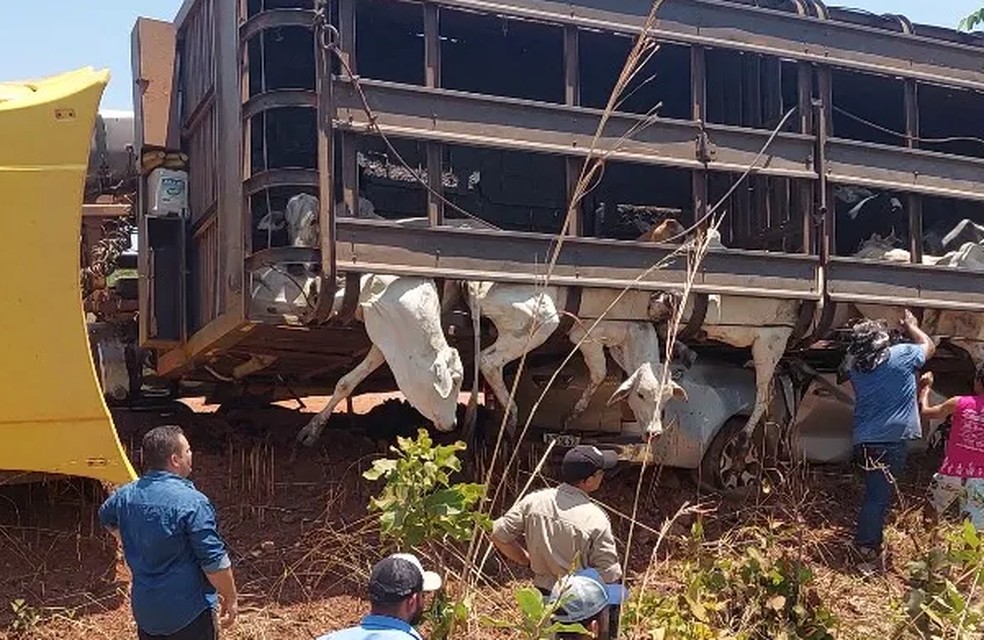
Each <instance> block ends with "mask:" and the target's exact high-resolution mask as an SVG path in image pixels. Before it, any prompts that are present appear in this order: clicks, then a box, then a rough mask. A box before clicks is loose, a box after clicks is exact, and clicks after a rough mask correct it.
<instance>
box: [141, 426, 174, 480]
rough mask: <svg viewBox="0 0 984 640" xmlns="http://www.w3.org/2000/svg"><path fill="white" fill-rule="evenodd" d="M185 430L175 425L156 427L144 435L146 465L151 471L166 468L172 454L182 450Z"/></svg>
mask: <svg viewBox="0 0 984 640" xmlns="http://www.w3.org/2000/svg"><path fill="white" fill-rule="evenodd" d="M183 435H184V431H182V430H181V427H178V426H175V425H165V426H162V427H154V428H153V429H151V430H150V431H148V432H147V433H146V434H144V437H143V443H142V446H143V460H144V467H145V468H146V469H148V470H150V471H157V470H160V469H166V468H167V463H168V461H169V460H170V459H171V456H172V455H174V454H175V453H179V452H180V451H181V436H183Z"/></svg>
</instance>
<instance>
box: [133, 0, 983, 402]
mask: <svg viewBox="0 0 984 640" xmlns="http://www.w3.org/2000/svg"><path fill="white" fill-rule="evenodd" d="M316 1H318V0H186V2H185V4H184V6H183V7H182V9H181V11H180V13H179V14H178V16H177V18H176V19H175V21H174V23H173V24H172V23H164V22H157V21H152V20H146V19H140V20H139V21H138V23H137V25H136V26H135V28H134V31H133V66H134V76H135V78H137V82H136V88H135V100H134V102H135V111H136V120H137V148H138V150H139V152H140V153H141V156H142V157H144V158H146V157H147V155H148V154H152V153H158V154H160V153H165V152H174V151H179V150H180V151H183V152H184V153H186V154H187V156H188V158H189V163H188V171H189V175H190V187H189V188H190V199H189V205H190V206H189V215H188V216H187V218H186V219H185V218H169V217H160V218H157V217H153V216H149V215H147V214H146V202H145V201H144V202H142V203H141V207H142V209H141V216H140V221H139V223H140V232H141V233H140V242H141V246H140V251H139V254H140V272H141V274H142V276H143V277H142V278H141V290H140V332H141V343H142V344H143V345H144V346H150V347H153V348H156V349H158V350H160V351H161V356H160V358H159V370H160V372H161V373H162V374H166V375H170V376H185V377H190V378H195V377H196V376H198V377H200V379H202V380H207V381H212V382H215V381H226V382H230V381H236V380H238V379H240V378H243V377H245V376H246V375H247V374H249V373H254V372H256V371H257V366H259V367H261V368H263V371H260V372H258V373H257V376H261V377H262V376H266V379H267V380H268V381H269V382H270V384H273V385H277V384H286V383H288V382H289V383H290V384H291V385H294V387H296V390H299V389H301V388H307V387H312V388H320V389H324V386H325V382H324V381H326V380H327V381H331V380H333V379H334V378H333V376H336V375H337V373H338V372H339V371H340V370H341V369H344V368H345V367H347V366H350V365H351V364H354V363H355V362H357V361H358V359H359V357H360V354H359V353H358V351H359V349H360V348H363V347H364V346H365V344H366V342H365V338H364V337H362V336H361V332H360V331H357V330H354V329H353V328H352V327H349V326H346V325H345V323H344V322H332V323H325V322H324V321H325V320H326V319H327V318H326V311H327V310H326V309H325V308H324V305H322V307H321V308H320V309H317V310H315V312H314V313H312V314H311V318H310V319H309V320H308V321H307V322H305V323H295V325H294V326H291V325H290V324H289V323H284V322H282V321H277V320H276V319H272V318H267V317H258V316H256V315H255V314H254V315H252V316H251V315H250V313H249V307H248V298H249V274H250V271H251V269H253V268H255V267H256V266H258V265H262V264H269V263H278V262H279V263H297V262H315V263H318V264H320V265H321V269H322V273H323V274H324V276H325V280H324V283H325V284H326V285H327V286H329V287H330V286H332V285H333V283H334V278H333V276H335V275H336V274H337V275H341V276H344V275H347V274H359V273H365V272H384V273H391V274H411V275H421V274H423V275H428V276H431V277H435V278H483V279H491V280H497V281H511V282H535V281H537V280H538V279H539V278H541V277H542V274H543V263H544V261H545V260H546V259H547V257H548V256H549V251H550V247H551V242H552V241H553V233H554V232H555V231H556V230H557V228H559V224H560V221H561V220H562V219H563V216H564V214H565V213H566V202H567V196H568V195H569V193H570V190H571V188H572V184H573V182H574V181H575V180H576V177H577V176H578V174H579V172H580V169H581V165H582V163H583V161H584V158H585V155H586V153H587V149H588V147H589V146H590V141H591V139H592V136H593V134H594V132H595V129H596V127H597V123H598V119H599V117H600V115H601V107H602V106H603V105H604V102H605V100H606V99H607V97H608V91H609V90H610V88H611V86H612V84H613V83H614V78H615V75H616V74H617V72H618V70H619V69H620V68H621V64H622V62H623V61H624V53H625V52H626V51H627V50H628V48H629V45H630V44H631V40H630V38H632V37H634V36H636V35H637V34H638V32H639V30H640V28H641V26H642V24H643V21H644V20H645V17H646V15H647V14H648V12H649V10H650V6H651V5H650V2H649V1H648V0H605V1H600V0H567V1H563V2H561V1H558V0H510V1H505V0H422V1H412V2H411V1H405V0H331V1H330V2H329V3H328V4H327V10H326V11H327V13H326V19H327V21H328V22H330V24H331V25H332V28H331V29H329V30H318V29H317V28H316V21H317V19H318V15H319V14H318V13H317V12H316V9H317V8H318V7H316V6H315V2H316ZM319 6H320V4H319ZM658 18H659V20H658V23H657V25H656V27H655V33H654V35H655V36H656V37H658V39H659V40H660V42H661V43H662V49H661V50H660V52H659V53H657V55H656V56H655V57H654V58H653V60H652V61H651V65H652V66H651V68H648V69H647V70H644V71H643V73H642V74H641V77H643V78H648V76H650V75H653V76H654V79H652V81H651V82H645V81H642V82H639V83H637V85H636V86H634V87H633V93H632V94H631V95H630V96H629V97H628V98H627V99H626V100H625V101H624V102H623V103H622V104H621V105H620V106H619V109H618V112H617V113H616V114H615V115H614V116H613V117H612V119H611V121H610V124H609V126H608V127H607V129H606V130H605V132H604V135H603V136H602V140H601V148H602V149H606V150H613V149H616V142H617V140H618V139H619V137H620V136H621V135H622V134H623V133H624V132H625V131H626V130H628V129H629V128H630V127H632V126H633V125H634V124H636V123H637V122H638V121H639V119H640V118H642V117H643V116H642V115H640V114H643V113H645V112H646V111H648V109H649V108H650V107H651V106H652V105H653V104H655V103H656V102H657V101H659V102H662V109H661V110H660V112H659V113H660V117H658V118H657V119H656V120H655V122H653V123H652V125H651V126H649V127H647V128H646V129H645V130H644V131H642V132H641V133H640V134H638V135H636V136H634V137H633V138H632V139H631V140H629V141H627V142H626V143H625V144H623V145H621V146H620V147H618V149H617V150H615V151H613V152H612V153H611V155H610V158H609V168H608V169H607V170H606V176H605V178H604V179H603V181H602V183H601V184H600V185H599V186H598V188H597V189H596V190H595V192H593V195H592V196H591V198H590V199H589V200H587V201H586V202H585V203H583V207H582V209H583V210H582V211H581V212H580V215H579V216H578V219H577V221H576V223H575V225H574V229H573V234H574V235H575V236H576V237H573V238H569V239H568V240H567V241H566V243H565V245H564V248H563V251H562V252H561V254H560V256H559V260H558V262H557V265H556V269H555V271H554V275H553V281H554V282H555V283H557V284H566V285H573V286H580V287H592V286H605V287H618V288H621V287H624V286H627V285H629V284H630V283H632V282H633V281H634V280H635V279H636V278H637V276H638V274H639V271H640V269H642V268H644V267H645V266H648V265H651V264H653V263H654V262H656V261H657V260H659V259H660V258H661V257H663V256H665V255H666V254H667V253H668V252H669V250H670V249H668V248H666V247H661V246H655V245H647V244H642V243H639V242H632V241H625V240H624V238H626V237H629V236H627V233H626V231H625V229H624V228H623V229H621V231H619V230H618V229H617V228H614V227H613V226H612V225H613V224H615V223H613V220H615V219H616V218H617V217H618V215H617V214H618V213H619V209H618V205H625V204H637V205H654V206H662V207H666V208H669V209H673V210H676V211H677V213H678V215H680V216H682V218H683V220H682V221H683V222H684V223H685V224H686V223H690V222H693V221H694V220H698V219H700V218H701V217H702V216H703V215H704V213H705V212H706V211H707V209H708V203H709V202H714V201H715V200H716V199H717V198H718V197H720V195H721V194H723V193H725V192H726V191H727V189H728V188H729V186H730V185H731V184H732V181H733V180H734V179H735V177H736V175H737V174H740V173H741V172H742V171H744V170H745V169H746V168H747V167H749V166H750V165H751V164H752V163H753V160H754V159H755V157H756V155H757V154H758V153H759V151H760V149H762V148H763V147H766V142H767V140H768V139H769V137H770V135H772V133H773V129H774V128H775V126H776V125H777V123H778V122H780V120H781V118H782V116H783V115H784V114H786V113H788V112H789V110H790V109H792V108H793V107H795V108H796V113H795V117H793V118H791V119H790V120H789V123H788V125H787V126H785V127H783V128H782V130H780V131H779V132H778V133H777V134H776V135H775V139H774V141H773V142H772V143H771V145H768V150H767V152H766V153H765V157H764V159H763V161H762V162H760V163H759V165H758V168H757V170H756V171H755V172H754V174H753V175H752V176H751V177H750V178H749V179H748V181H747V184H746V185H745V186H743V188H741V189H738V190H737V191H736V192H735V194H734V195H733V196H732V197H731V199H730V201H729V202H728V209H729V216H728V222H727V226H726V229H725V238H724V239H725V244H726V245H727V246H729V247H733V248H734V249H733V250H728V251H723V252H714V253H711V254H710V255H709V256H708V257H707V260H706V262H705V263H704V266H703V269H702V270H701V273H700V275H699V277H698V279H697V282H696V286H695V293H696V294H697V295H698V296H706V295H708V294H713V293H735V294H742V295H750V296H765V297H778V298H795V299H799V300H802V301H803V302H804V312H803V314H802V320H803V321H802V322H801V327H800V329H799V331H798V336H797V337H798V338H799V339H800V340H802V339H805V338H808V337H810V335H811V334H814V337H815V334H816V332H815V331H813V330H811V325H812V326H813V327H814V329H816V328H817V327H816V325H820V326H819V329H820V330H821V333H822V330H823V329H824V328H825V327H823V325H824V322H829V320H830V318H829V317H826V318H819V317H818V318H814V314H815V312H816V310H817V309H818V308H820V307H826V308H827V309H828V310H829V309H831V308H832V306H833V305H831V304H827V305H822V304H821V302H822V301H829V302H831V303H849V302H859V301H863V302H869V303H890V304H896V305H908V306H911V307H914V308H920V309H927V308H934V309H971V310H977V309H984V287H982V286H981V280H980V276H979V275H977V274H974V273H966V272H960V271H956V270H952V269H946V268H935V267H927V266H923V265H922V264H910V265H906V264H898V263H878V262H870V261H859V260H855V259H851V258H850V257H848V256H843V255H838V253H839V252H838V249H839V248H838V247H836V246H835V240H834V238H835V235H836V233H835V232H836V227H837V225H838V224H841V220H840V219H839V217H838V216H839V214H838V208H839V207H841V208H843V203H841V202H840V201H839V200H838V196H837V191H836V190H837V189H839V188H841V187H842V186H844V185H852V186H853V187H856V188H866V189H869V190H872V191H874V192H888V193H892V194H896V195H898V197H899V198H900V199H901V200H902V201H903V202H904V210H905V215H906V222H907V225H906V226H907V227H908V231H910V233H909V234H908V235H909V237H910V243H911V249H912V258H913V262H915V263H918V262H920V260H921V255H922V246H923V243H922V232H923V227H924V225H926V224H935V223H937V222H939V221H942V220H949V219H951V218H953V219H954V221H955V220H956V219H959V217H971V218H977V219H978V220H982V219H984V218H982V216H984V205H982V201H984V190H982V189H981V183H982V181H984V145H982V144H980V138H984V131H982V129H984V126H982V125H981V124H980V119H979V118H978V117H976V115H975V116H974V117H964V115H965V114H966V115H968V116H969V115H970V114H979V113H980V112H981V110H982V107H984V93H982V92H984V71H982V68H984V35H981V34H962V33H958V32H956V31H952V30H947V29H942V28H937V27H930V26H925V25H919V24H912V23H911V22H910V21H908V20H907V19H905V18H904V17H902V16H877V15H872V14H868V13H864V12H859V11H854V10H849V9H836V8H827V7H826V6H824V5H823V4H822V3H821V2H820V1H819V0H742V1H729V0H667V1H666V2H665V3H664V4H663V6H662V8H661V9H660V12H659V14H658ZM327 38H332V39H333V42H335V43H337V45H338V47H339V48H340V51H341V57H342V58H343V60H344V63H343V64H340V63H339V61H338V60H333V61H332V62H331V65H332V66H331V67H330V68H329V67H328V66H327V65H328V62H324V63H319V60H329V59H330V58H328V57H325V58H321V57H320V54H319V51H320V46H321V44H322V42H321V41H322V40H323V39H327ZM620 56H621V57H620ZM350 74H356V76H357V78H358V86H357V85H356V83H355V82H354V80H353V77H352V75H350ZM359 88H361V91H364V94H365V98H366V100H367V102H368V105H369V106H370V108H371V116H370V114H369V113H367V110H366V109H365V108H364V106H365V105H364V104H363V101H362V96H361V95H360V90H359ZM319 114H320V115H319ZM370 118H372V120H371V119H370ZM373 127H378V130H379V131H382V132H384V133H385V134H386V135H387V137H388V138H390V139H391V140H392V141H393V142H394V143H395V144H397V146H399V147H400V149H401V152H400V153H401V155H403V156H404V158H406V159H408V161H409V162H410V164H412V165H414V166H415V167H416V168H417V169H418V170H419V174H418V175H420V176H424V177H425V179H426V182H427V184H428V185H429V187H430V191H428V190H425V189H423V188H421V187H420V186H419V185H414V181H413V180H412V179H407V177H406V175H402V176H401V175H400V171H401V170H403V168H401V167H400V166H398V163H395V162H394V161H393V158H392V154H390V153H389V152H388V151H387V149H386V147H385V146H384V145H382V144H381V143H380V140H379V136H378V135H376V131H375V130H374V128H373ZM975 139H976V142H975ZM403 173H404V174H405V173H406V172H405V171H403ZM476 185H477V186H476ZM145 191H146V189H145V188H144V189H142V191H141V193H142V194H143V193H144V192H145ZM297 192H309V193H319V192H320V193H322V194H326V193H327V194H330V196H328V197H322V198H321V211H320V228H321V238H322V240H321V249H320V251H318V250H311V249H298V248H292V247H286V246H282V245H283V239H282V238H280V239H279V242H278V239H277V238H275V237H272V236H271V235H270V234H268V233H267V234H264V233H260V232H257V231H256V224H257V221H258V220H259V219H261V218H262V217H263V215H265V214H266V213H267V212H269V211H271V210H274V209H277V208H280V209H282V208H283V206H284V204H285V202H286V199H287V198H289V197H290V196H291V195H293V194H295V193H297ZM364 193H369V194H370V195H372V197H371V198H370V199H371V200H373V201H374V202H375V204H376V206H377V209H379V210H381V211H382V212H383V214H384V215H388V216H389V217H399V216H400V215H403V216H406V215H411V214H414V213H416V214H417V215H421V216H423V215H426V218H427V222H428V224H426V225H421V226H419V227H413V228H407V227H400V226H395V225H393V224H391V223H389V222H387V221H375V220H361V219H353V218H342V217H339V216H338V215H337V212H336V211H335V208H336V206H335V205H336V202H342V203H345V205H346V206H348V207H349V209H350V210H353V211H354V210H356V207H357V206H358V204H357V203H358V201H359V197H360V194H364ZM143 199H145V198H143V197H142V200H143ZM444 199H447V200H449V201H451V202H452V203H455V204H456V206H461V207H462V208H466V209H468V208H471V207H472V206H473V205H474V209H476V210H478V212H479V215H482V216H483V217H487V218H488V219H489V220H490V221H491V222H492V223H493V224H496V226H499V227H502V229H501V230H496V231H489V230H466V229H460V228H455V227H453V226H450V225H448V224H447V220H448V219H450V218H453V217H454V216H455V211H454V210H453V209H452V208H449V207H446V206H445V203H444ZM483 212H484V213H487V214H488V215H487V216H486V215H483ZM615 226H616V227H617V224H616V225H615ZM613 229H614V231H613ZM606 236H607V237H606ZM618 237H621V238H623V239H622V240H620V239H617V238H618ZM840 249H842V250H843V247H841V248H840ZM840 253H843V251H841V252H840ZM684 275H685V267H684V266H683V265H678V266H672V267H670V268H668V269H665V270H660V271H655V272H653V273H652V274H651V275H650V276H648V277H647V278H645V279H643V280H642V281H640V282H637V283H635V285H634V286H637V287H640V288H643V289H651V290H656V289H662V290H665V289H672V288H674V287H679V286H680V284H681V282H682V279H683V277H684ZM352 281H353V279H352V278H349V282H352ZM327 298H330V296H322V299H327ZM352 301H353V300H351V299H350V302H352ZM328 302H329V304H330V300H328ZM342 315H343V316H346V315H349V314H345V313H343V314H342ZM816 315H817V316H819V315H820V314H819V313H817V314H816ZM824 315H825V316H828V315H829V314H824ZM343 319H344V318H343ZM463 346H464V348H463V349H462V351H463V354H462V355H463V357H467V345H463ZM257 354H259V355H261V356H265V357H267V358H268V359H267V360H266V361H265V362H264V363H263V364H261V365H257V366H254V364H255V356H257ZM251 358H254V360H251ZM251 362H253V364H251ZM273 362H275V364H271V363H273Z"/></svg>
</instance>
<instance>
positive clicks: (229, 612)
mask: <svg viewBox="0 0 984 640" xmlns="http://www.w3.org/2000/svg"><path fill="white" fill-rule="evenodd" d="M219 607H220V610H221V613H220V616H219V621H220V624H221V625H222V628H223V629H225V628H228V627H231V626H232V625H233V624H235V622H236V617H237V616H238V615H239V603H238V602H237V601H236V600H235V599H232V600H231V601H230V600H226V599H225V598H223V597H222V596H219Z"/></svg>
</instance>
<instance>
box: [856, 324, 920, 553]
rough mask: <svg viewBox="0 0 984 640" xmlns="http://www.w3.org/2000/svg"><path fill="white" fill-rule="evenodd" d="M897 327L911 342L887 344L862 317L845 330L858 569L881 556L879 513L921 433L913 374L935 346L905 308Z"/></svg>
mask: <svg viewBox="0 0 984 640" xmlns="http://www.w3.org/2000/svg"><path fill="white" fill-rule="evenodd" d="M902 326H903V328H904V329H905V330H906V332H907V333H908V334H909V337H910V338H911V339H912V340H913V342H914V344H895V345H892V344H891V339H890V337H889V335H888V331H887V330H886V327H885V323H884V322H880V321H874V320H863V321H861V322H859V323H858V324H856V325H855V326H854V327H853V329H852V333H851V337H850V345H849V346H848V350H847V353H848V358H849V359H850V360H851V363H850V369H849V375H850V380H851V384H852V385H853V386H854V396H855V403H854V447H855V454H856V456H857V457H858V458H859V459H860V460H861V464H862V466H863V468H864V470H865V490H864V503H863V504H862V505H861V512H860V513H859V514H858V528H857V532H856V534H855V537H854V543H855V545H856V546H857V550H858V553H859V554H860V555H861V558H862V566H861V569H862V571H865V572H868V571H871V570H874V569H875V566H876V563H878V562H879V561H880V560H881V557H882V539H883V530H884V527H885V516H886V514H887V513H888V507H889V504H890V503H891V500H892V494H893V492H894V487H895V478H898V477H899V476H900V475H901V474H902V471H903V469H904V467H905V458H906V452H907V446H908V445H907V441H909V440H918V439H919V438H920V436H921V435H922V424H921V422H920V420H919V407H918V405H917V400H916V389H917V383H916V375H917V372H918V370H919V369H920V368H921V367H922V366H923V365H924V364H926V361H927V360H929V359H930V358H932V357H933V354H934V353H935V352H936V345H935V344H934V343H933V341H932V339H930V337H929V336H928V335H926V333H925V332H924V331H923V330H922V329H920V328H919V323H918V321H916V318H915V316H913V315H912V313H910V312H909V310H908V309H907V310H906V311H905V316H904V318H903V320H902Z"/></svg>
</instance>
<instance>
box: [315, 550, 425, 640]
mask: <svg viewBox="0 0 984 640" xmlns="http://www.w3.org/2000/svg"><path fill="white" fill-rule="evenodd" d="M440 588H441V576H439V575H437V574H436V573H434V572H433V571H425V570H424V567H423V565H421V564H420V560H418V559H417V557H416V556H414V555H411V554H409V553H395V554H393V555H391V556H388V557H386V558H383V559H382V560H380V561H379V562H377V563H376V564H375V566H373V568H372V573H371V574H370V575H369V602H370V604H371V612H370V613H369V615H367V616H366V617H365V618H363V619H362V622H360V623H359V625H358V626H356V627H350V628H348V629H342V630H341V631H335V632H334V633H329V634H327V635H324V636H321V637H320V638H318V640H406V639H407V638H413V639H415V640H423V638H422V637H421V635H420V633H418V632H417V630H416V629H414V627H415V626H417V625H418V624H420V622H421V620H422V619H423V616H424V611H426V610H427V605H426V603H425V602H424V593H429V592H432V591H437V590H438V589H440Z"/></svg>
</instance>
